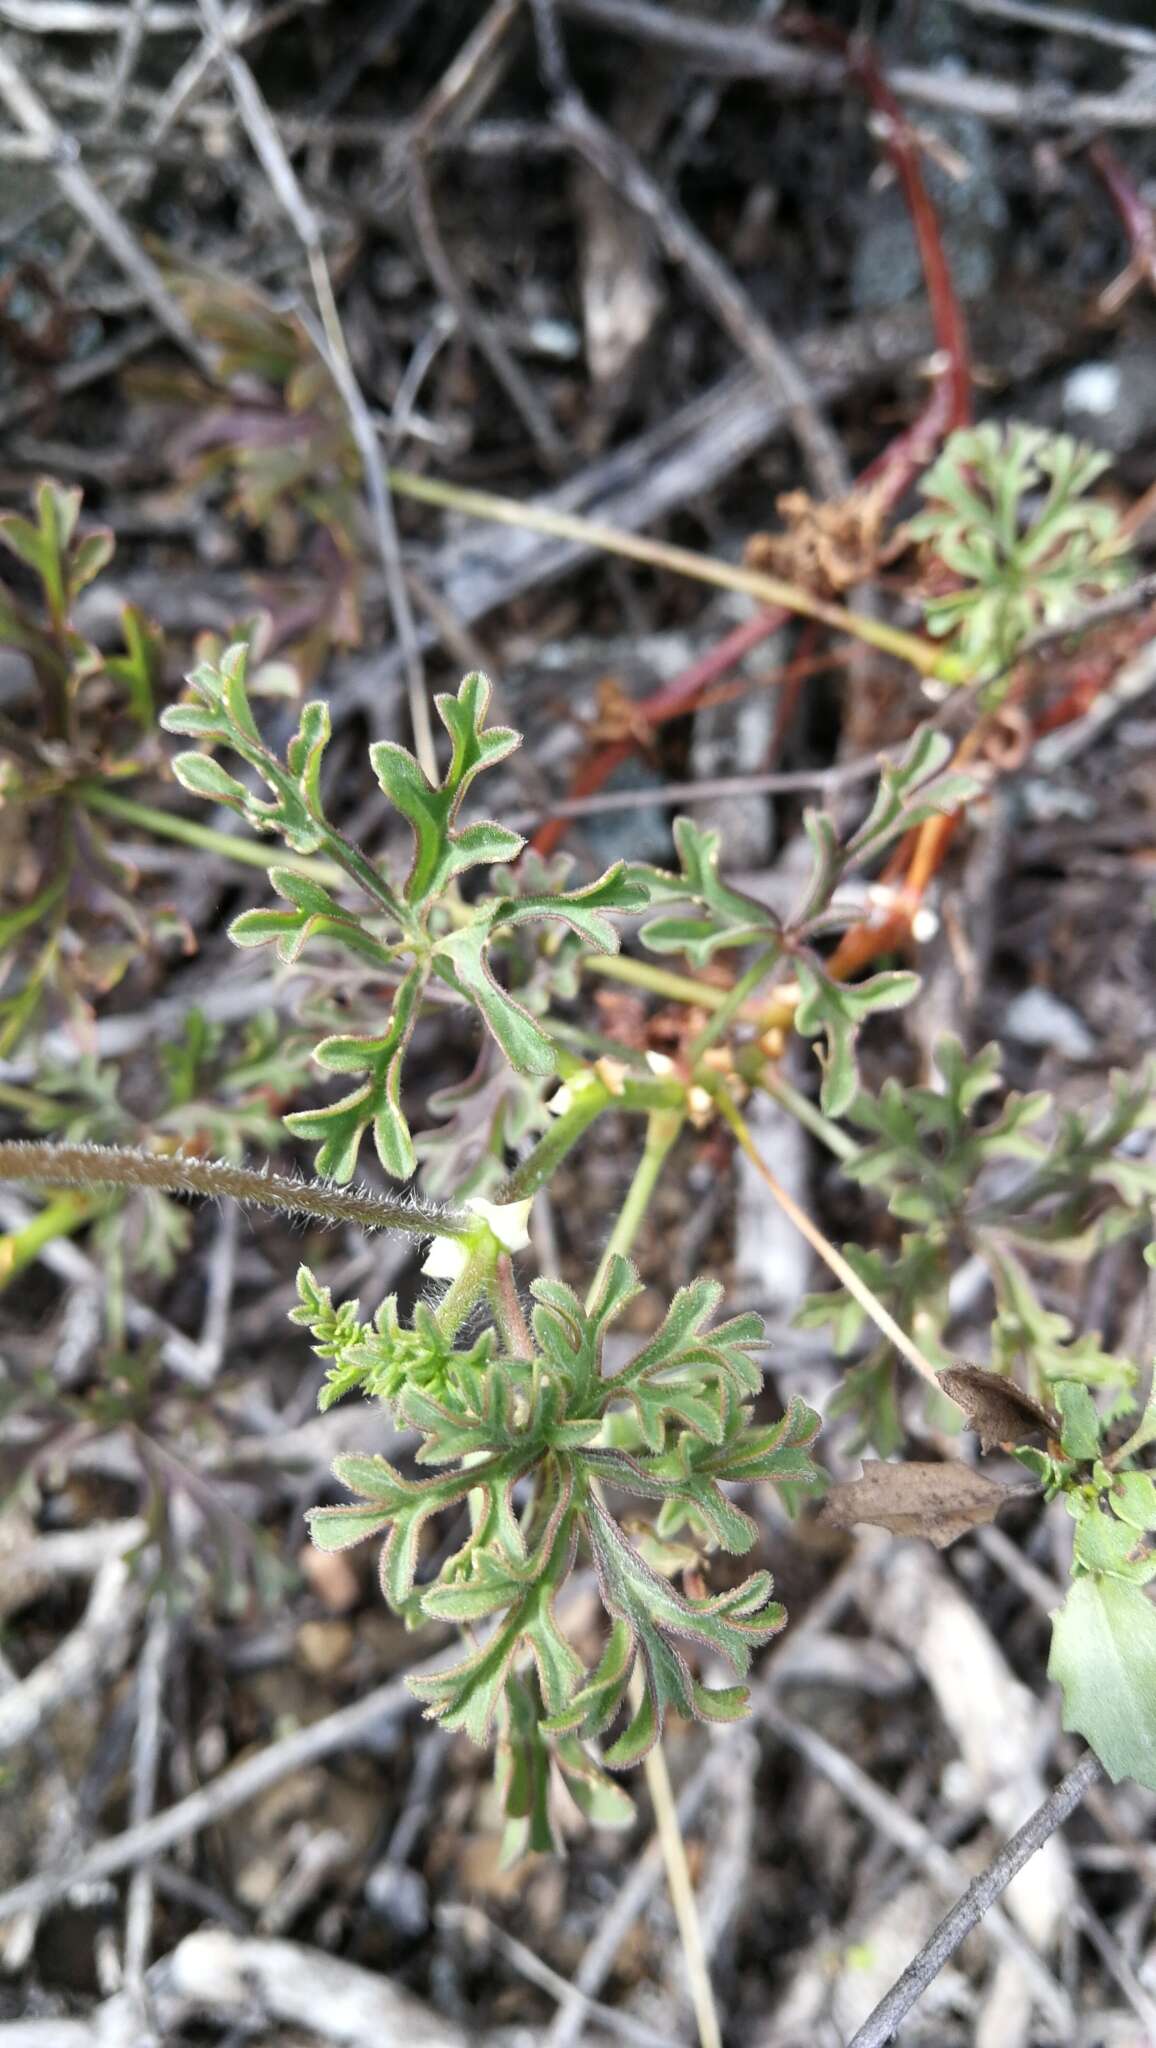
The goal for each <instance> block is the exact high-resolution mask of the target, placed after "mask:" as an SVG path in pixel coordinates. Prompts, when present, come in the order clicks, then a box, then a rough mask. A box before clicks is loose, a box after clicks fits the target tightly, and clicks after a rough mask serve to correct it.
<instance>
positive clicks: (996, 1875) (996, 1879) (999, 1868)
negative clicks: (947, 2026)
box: [848, 1749, 1104, 2048]
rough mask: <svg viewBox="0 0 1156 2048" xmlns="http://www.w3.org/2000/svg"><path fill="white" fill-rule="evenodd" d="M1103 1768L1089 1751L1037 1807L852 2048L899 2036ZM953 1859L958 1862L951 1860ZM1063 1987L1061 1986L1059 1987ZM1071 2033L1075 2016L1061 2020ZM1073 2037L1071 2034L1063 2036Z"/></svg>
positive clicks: (881, 2046) (880, 2045)
mask: <svg viewBox="0 0 1156 2048" xmlns="http://www.w3.org/2000/svg"><path fill="white" fill-rule="evenodd" d="M1103 1775H1104V1773H1103V1766H1102V1765H1101V1763H1100V1761H1099V1759H1098V1758H1097V1757H1095V1756H1093V1754H1092V1752H1091V1750H1090V1749H1089V1750H1087V1751H1086V1752H1085V1754H1084V1755H1083V1756H1082V1757H1081V1758H1080V1761H1079V1763H1078V1764H1077V1765H1076V1766H1075V1769H1074V1770H1071V1771H1069V1772H1068V1774H1067V1776H1066V1778H1062V1779H1061V1780H1060V1783H1059V1784H1058V1785H1057V1786H1056V1789H1055V1791H1054V1792H1051V1793H1049V1795H1048V1797H1047V1798H1046V1799H1045V1800H1044V1802H1043V1804H1042V1806H1039V1807H1037V1809H1036V1811H1035V1813H1033V1815H1032V1817H1031V1819H1030V1820H1028V1821H1025V1822H1024V1825H1023V1827H1022V1828H1021V1829H1020V1830H1019V1833H1018V1834H1015V1835H1013V1836H1012V1839H1011V1841H1010V1842H1009V1843H1008V1844H1007V1846H1006V1848H1004V1849H1001V1850H1000V1853H999V1855H998V1856H996V1857H994V1858H993V1860H992V1862H991V1863H989V1865H988V1867H987V1869H986V1870H985V1871H984V1874H983V1876H982V1877H977V1878H976V1879H975V1880H974V1882H973V1883H972V1884H970V1885H969V1886H968V1888H967V1890H966V1891H965V1893H964V1895H963V1897H962V1898H961V1899H960V1900H959V1901H958V1903H957V1904H956V1905H954V1906H953V1907H952V1909H951V1911H950V1913H948V1914H947V1915H946V1917H945V1918H944V1919H943V1920H941V1921H940V1923H939V1926H938V1927H937V1928H936V1930H935V1932H934V1934H933V1935H932V1936H931V1939H930V1941H928V1942H927V1943H925V1945H924V1947H923V1948H922V1949H921V1950H920V1952H919V1954H918V1955H917V1956H916V1957H915V1959H914V1961H913V1962H912V1963H910V1964H909V1965H908V1967H907V1969H906V1970H905V1971H904V1972H903V1975H902V1977H901V1978H900V1979H899V1982H898V1983H897V1984H896V1985H895V1987H894V1989H893V1990H891V1991H889V1992H888V1994H887V1996H886V1998H884V1999H883V2000H881V2002H880V2003H879V2004H878V2005H877V2006H876V2008H875V2010H874V2012H873V2013H872V2014H871V2015H870V2017H869V2018H868V2019H867V2020H866V2021H865V2022H864V2024H863V2025H862V2026H861V2027H860V2029H859V2031H858V2033H857V2034H856V2035H855V2038H854V2040H853V2041H851V2042H850V2043H849V2044H848V2048H886V2044H887V2042H888V2041H893V2040H894V2038H895V2032H896V2028H897V2027H898V2026H899V2025H900V2023H901V2021H902V2020H903V2018H904V2016H905V2015H906V2014H907V2013H909V2012H910V2011H911V2008H912V2006H913V2005H914V2004H915V2003H916V2001H917V2000H918V1999H920V1998H922V1996H923V1993H924V1992H925V1991H926V1989H927V1987H928V1985H929V1984H930V1983H931V1982H932V1980H933V1978H935V1977H937V1976H938V1975H939V1972H940V1970H942V1969H943V1967H944V1965H945V1964H946V1963H948V1962H949V1961H950V1960H951V1957H952V1956H953V1955H954V1954H955V1951H956V1949H957V1948H958V1947H959V1945H960V1943H961V1942H962V1941H964V1940H966V1938H967V1936H968V1935H969V1934H970V1933H971V1930H972V1928H973V1927H978V1926H979V1923H980V1921H981V1920H983V1919H984V1916H985V1915H986V1916H987V1920H986V1924H987V1926H988V1927H989V1928H990V1926H991V1914H992V1911H993V1908H994V1907H995V1902H996V1900H997V1899H998V1898H1000V1896H1001V1895H1002V1893H1003V1892H1005V1891H1006V1890H1007V1887H1008V1885H1009V1884H1010V1883H1011V1881H1012V1878H1013V1877H1014V1876H1015V1875H1016V1872H1017V1871H1019V1870H1022V1869H1023V1867H1024V1864H1025V1863H1029V1862H1030V1861H1031V1859H1032V1857H1033V1856H1034V1855H1035V1854H1036V1851H1037V1850H1038V1849H1041V1848H1042V1847H1043V1845H1044V1843H1045V1842H1046V1841H1047V1840H1048V1839H1049V1837H1050V1836H1052V1835H1054V1833H1055V1831H1056V1829H1057V1828H1058V1827H1062V1826H1063V1823H1064V1822H1065V1821H1066V1820H1067V1819H1068V1818H1069V1816H1070V1815H1071V1814H1073V1813H1074V1812H1075V1810H1076V1808H1077V1806H1079V1804H1080V1801H1081V1800H1082V1799H1083V1797H1084V1794H1085V1793H1086V1792H1087V1791H1088V1789H1089V1787H1090V1786H1092V1785H1094V1784H1096V1783H1097V1781H1098V1780H1099V1779H1100V1778H1102V1777H1103ZM952 1860H954V1859H952ZM1057 1989H1058V1987H1057ZM1060 2024H1062V2025H1064V2026H1065V2027H1066V2028H1068V2029H1069V2030H1070V2028H1071V2026H1072V2017H1071V2015H1070V2014H1069V2017H1068V2019H1067V2020H1066V2021H1064V2022H1061V2023H1060ZM1063 2038H1064V2039H1070V2038H1071V2035H1070V2031H1069V2032H1066V2033H1065V2034H1064V2036H1063Z"/></svg>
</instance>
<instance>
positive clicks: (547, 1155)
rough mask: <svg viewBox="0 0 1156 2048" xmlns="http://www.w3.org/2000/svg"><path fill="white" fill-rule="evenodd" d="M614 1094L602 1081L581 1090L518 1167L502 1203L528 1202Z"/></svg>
mask: <svg viewBox="0 0 1156 2048" xmlns="http://www.w3.org/2000/svg"><path fill="white" fill-rule="evenodd" d="M613 1100H614V1097H613V1096H612V1095H611V1093H610V1090H609V1088H607V1087H606V1086H605V1085H604V1084H603V1083H602V1082H601V1081H591V1082H590V1083H589V1085H588V1086H587V1087H585V1088H581V1089H579V1091H578V1093H577V1094H576V1095H575V1096H574V1099H573V1101H572V1102H571V1103H570V1105H569V1107H568V1108H567V1109H565V1110H564V1111H563V1113H562V1115H561V1116H558V1117H555V1118H554V1120H553V1122H552V1123H551V1124H550V1126H549V1128H548V1129H547V1130H545V1131H543V1133H542V1136H541V1137H540V1138H539V1140H538V1142H537V1144H536V1145H535V1146H534V1149H533V1151H532V1152H528V1153H527V1154H526V1157H525V1158H524V1159H523V1161H522V1163H521V1165H520V1166H517V1167H515V1169H514V1171H513V1173H512V1174H511V1175H510V1178H509V1179H508V1180H507V1181H506V1182H505V1184H504V1186H503V1188H502V1190H501V1193H500V1194H499V1196H498V1198H497V1199H498V1200H499V1201H500V1202H524V1201H525V1199H526V1197H527V1195H535V1194H537V1192H538V1189H539V1188H540V1187H543V1186H544V1185H545V1183H546V1182H547V1181H548V1180H549V1179H550V1178H551V1177H552V1175H553V1174H554V1173H555V1172H556V1171H557V1169H558V1167H559V1166H560V1165H561V1163H562V1161H563V1160H564V1159H565V1157H566V1154H567V1152H569V1151H570V1150H571V1149H572V1148H573V1147H574V1146H575V1145H576V1144H577V1143H578V1140H579V1138H580V1137H581V1136H582V1134H583V1132H585V1131H588V1130H589V1128H590V1126H591V1124H592V1123H594V1122H595V1120H596V1119H597V1118H598V1117H600V1116H601V1114H602V1112H603V1110H604V1109H608V1108H609V1107H610V1104H611V1103H612V1102H613Z"/></svg>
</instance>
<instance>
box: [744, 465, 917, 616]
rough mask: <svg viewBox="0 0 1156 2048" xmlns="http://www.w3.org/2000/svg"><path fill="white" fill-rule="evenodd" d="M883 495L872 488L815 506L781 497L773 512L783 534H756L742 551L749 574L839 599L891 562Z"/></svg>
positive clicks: (802, 495)
mask: <svg viewBox="0 0 1156 2048" xmlns="http://www.w3.org/2000/svg"><path fill="white" fill-rule="evenodd" d="M889 509H890V507H889V502H888V496H887V493H886V492H885V491H884V490H882V489H880V488H878V487H876V488H875V489H874V490H872V489H871V488H867V489H863V490H855V491H851V492H850V493H849V494H848V496H847V497H845V498H841V499H838V500H837V501H833V502H829V503H826V504H822V503H817V502H816V501H815V499H813V498H810V497H808V495H807V493H806V491H784V492H783V493H782V495H781V496H780V497H778V498H776V500H775V510H776V511H777V512H778V514H779V517H780V518H781V519H782V521H783V524H784V527H785V529H786V530H785V532H782V533H755V534H752V535H751V538H750V540H749V541H748V542H747V545H746V547H745V549H744V550H743V558H744V560H745V561H746V562H747V564H748V565H749V566H750V567H751V568H752V569H765V570H767V571H768V572H769V573H770V574H771V575H773V576H785V577H787V578H788V580H789V581H791V582H794V583H802V584H805V586H806V587H807V589H808V590H813V591H816V592H818V593H819V594H820V595H821V596H823V597H838V596H840V595H841V594H842V593H843V592H844V591H847V590H853V589H854V588H855V586H856V585H857V584H860V583H864V582H866V581H867V580H868V579H869V578H870V577H872V576H874V575H875V574H876V572H877V571H878V569H879V568H880V566H881V564H883V563H885V562H887V561H888V560H890V558H891V555H892V552H893V550H892V548H891V547H890V545H888V544H885V542H884V539H883V527H884V523H885V520H886V517H887V513H888V511H889Z"/></svg>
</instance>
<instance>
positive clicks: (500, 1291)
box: [489, 1252, 534, 1358]
mask: <svg viewBox="0 0 1156 2048" xmlns="http://www.w3.org/2000/svg"><path fill="white" fill-rule="evenodd" d="M489 1295H490V1306H491V1308H492V1309H493V1311H494V1321H495V1323H496V1324H497V1326H498V1334H499V1336H500V1337H501V1339H502V1343H503V1344H504V1346H505V1348H506V1350H507V1351H508V1352H509V1354H510V1357H511V1358H532V1357H533V1356H534V1344H533V1339H532V1338H531V1336H530V1332H529V1329H528V1327H527V1324H526V1318H525V1316H524V1315H523V1314H522V1304H521V1302H520V1301H519V1300H518V1286H517V1282H516V1281H515V1279H514V1268H513V1265H512V1263H511V1260H510V1258H509V1255H508V1254H507V1253H505V1252H503V1253H502V1254H501V1256H500V1258H499V1259H498V1261H497V1263H496V1265H495V1266H494V1271H493V1277H492V1279H491V1281H490V1287H489Z"/></svg>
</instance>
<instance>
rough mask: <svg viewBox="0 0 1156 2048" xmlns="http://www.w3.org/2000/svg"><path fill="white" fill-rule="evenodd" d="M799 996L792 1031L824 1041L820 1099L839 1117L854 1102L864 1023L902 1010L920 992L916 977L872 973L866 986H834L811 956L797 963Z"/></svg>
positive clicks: (899, 972) (827, 1111) (861, 983)
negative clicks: (881, 1013) (857, 1054)
mask: <svg viewBox="0 0 1156 2048" xmlns="http://www.w3.org/2000/svg"><path fill="white" fill-rule="evenodd" d="M796 972H797V974H798V977H799V986H800V989H801V990H802V995H801V998H800V1001H799V1006H798V1008H797V1010H796V1011H795V1025H796V1029H797V1030H798V1031H800V1032H801V1033H802V1035H803V1037H804V1038H817V1037H818V1036H819V1035H820V1034H822V1036H823V1038H824V1039H825V1040H826V1047H827V1050H826V1055H825V1057H823V1058H822V1066H823V1086H822V1091H821V1099H822V1104H823V1110H824V1113H825V1115H827V1116H842V1115H843V1114H844V1112H845V1111H846V1110H848V1109H849V1108H850V1106H851V1104H852V1102H853V1101H854V1100H855V1096H856V1093H857V1091H858V1088H859V1070H858V1067H857V1065H856V1060H855V1039H856V1036H857V1033H858V1031H859V1027H860V1025H861V1024H862V1022H863V1020H864V1018H866V1017H870V1016H872V1015H874V1014H875V1013H876V1012H879V1011H885V1010H900V1009H902V1008H903V1006H904V1004H905V1003H909V1002H910V1001H911V1000H912V998H913V997H914V996H915V995H916V994H917V993H918V990H919V977H918V975H916V974H908V973H906V972H904V971H902V970H900V969H891V970H888V971H887V972H885V973H882V974H873V975H871V976H870V977H869V978H868V979H867V980H866V981H859V982H842V981H833V980H832V978H831V976H830V975H829V974H828V973H827V972H826V970H825V969H824V968H823V967H822V966H821V965H820V963H819V961H818V960H817V959H815V958H813V957H811V956H808V957H806V958H800V959H799V960H797V962H796Z"/></svg>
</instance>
